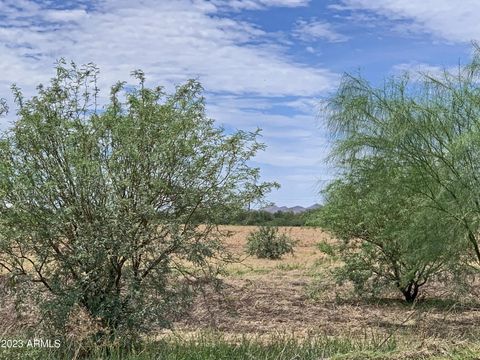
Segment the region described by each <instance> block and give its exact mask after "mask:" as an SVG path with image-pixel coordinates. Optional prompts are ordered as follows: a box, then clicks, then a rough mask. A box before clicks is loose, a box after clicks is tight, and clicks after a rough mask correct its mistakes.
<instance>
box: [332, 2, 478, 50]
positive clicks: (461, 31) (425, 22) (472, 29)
mask: <svg viewBox="0 0 480 360" xmlns="http://www.w3.org/2000/svg"><path fill="white" fill-rule="evenodd" d="M341 2H342V5H341V6H336V8H337V9H338V10H347V9H348V10H353V11H358V10H366V11H368V12H373V13H376V14H378V15H381V16H385V17H387V18H389V19H391V20H403V21H405V20H407V21H410V23H409V24H407V25H403V26H402V28H403V29H404V30H409V31H414V32H424V33H429V34H432V35H434V36H435V37H439V38H442V39H444V40H447V41H452V42H468V41H471V40H475V39H480V21H479V19H478V14H479V13H480V1H478V0H462V1H461V2H456V1H451V0H423V1H404V0H383V1H377V0H342V1H341Z"/></svg>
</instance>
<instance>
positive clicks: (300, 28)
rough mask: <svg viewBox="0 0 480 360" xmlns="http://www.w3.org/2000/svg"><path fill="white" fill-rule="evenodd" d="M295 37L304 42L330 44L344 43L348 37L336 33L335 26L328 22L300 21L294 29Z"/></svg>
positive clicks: (315, 20)
mask: <svg viewBox="0 0 480 360" xmlns="http://www.w3.org/2000/svg"><path fill="white" fill-rule="evenodd" d="M293 36H295V37H296V38H298V39H300V40H303V41H307V42H310V41H317V40H326V41H329V42H343V41H347V40H348V36H345V35H343V34H340V33H339V32H337V31H335V30H334V28H333V26H332V25H331V24H329V23H327V22H324V21H320V20H317V19H315V18H313V19H310V20H308V21H307V20H303V19H301V20H298V21H297V23H296V24H295V28H294V29H293Z"/></svg>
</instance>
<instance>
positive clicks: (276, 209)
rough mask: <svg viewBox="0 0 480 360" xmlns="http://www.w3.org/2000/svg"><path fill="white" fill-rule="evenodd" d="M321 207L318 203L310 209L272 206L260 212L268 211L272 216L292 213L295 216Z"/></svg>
mask: <svg viewBox="0 0 480 360" xmlns="http://www.w3.org/2000/svg"><path fill="white" fill-rule="evenodd" d="M319 207H321V205H320V204H318V203H317V204H313V205H312V206H309V207H303V206H299V205H297V206H292V207H288V206H276V205H272V206H267V207H264V208H261V209H260V210H262V211H266V212H268V213H270V214H274V213H276V212H292V213H294V214H300V213H302V212H305V211H308V210H314V209H318V208H319Z"/></svg>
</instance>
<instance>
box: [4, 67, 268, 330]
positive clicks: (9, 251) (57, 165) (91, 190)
mask: <svg viewBox="0 0 480 360" xmlns="http://www.w3.org/2000/svg"><path fill="white" fill-rule="evenodd" d="M56 71H57V74H56V76H55V77H54V78H53V79H52V82H51V84H50V85H49V86H39V87H38V94H37V95H36V96H34V97H32V98H31V99H25V98H24V97H23V95H22V93H21V92H20V90H18V89H16V88H14V95H15V98H16V103H17V106H18V110H17V120H16V121H15V123H14V124H13V127H12V128H11V129H10V130H9V131H8V132H6V133H5V134H4V135H3V136H2V137H1V138H0V267H1V268H2V271H4V272H6V273H7V274H8V277H9V281H8V283H9V284H11V285H12V286H13V289H14V290H15V291H16V293H17V294H19V295H20V294H24V293H25V292H28V295H29V296H31V297H32V299H34V300H33V301H35V302H36V304H38V305H39V307H40V310H41V314H42V324H44V325H45V326H47V327H48V328H49V329H52V330H53V331H55V332H56V333H58V334H64V333H65V332H66V329H67V326H68V323H69V319H71V318H72V316H73V315H75V314H76V313H78V311H77V310H78V309H81V310H82V311H84V312H85V313H86V314H87V315H88V316H89V317H90V318H91V319H93V321H95V322H96V323H97V326H98V329H99V330H98V332H97V333H96V335H97V337H99V338H101V339H105V338H107V336H108V338H110V336H116V335H122V334H123V335H124V334H130V335H131V336H133V335H139V334H142V333H143V332H146V331H149V330H150V329H152V328H154V327H157V328H158V327H164V326H168V324H169V323H170V321H171V320H173V319H175V318H176V317H177V316H178V315H180V314H181V313H182V311H183V310H184V308H185V307H186V306H188V304H189V302H190V300H191V298H192V295H193V294H194V293H195V291H196V290H197V289H199V288H201V287H203V286H205V284H215V279H216V274H217V273H218V272H219V271H220V269H219V267H218V266H216V265H214V264H218V259H222V258H223V257H224V256H226V255H228V254H226V253H225V250H224V248H223V246H222V238H223V236H224V235H225V234H224V233H223V232H222V231H221V230H219V229H218V227H217V226H216V225H217V223H218V219H219V218H221V216H222V215H223V214H224V213H226V212H229V211H232V212H235V211H238V210H240V209H244V208H245V207H246V206H247V205H248V204H250V203H251V202H252V201H255V200H256V199H259V198H260V197H262V195H263V194H264V193H265V192H266V191H268V190H269V188H270V187H271V186H272V185H273V184H268V183H261V182H259V181H258V179H259V170H258V169H256V168H251V167H250V166H248V160H249V159H250V158H251V157H252V156H254V155H255V153H256V152H257V151H258V150H261V149H262V148H263V145H262V144H260V143H258V142H257V140H256V139H257V135H258V133H257V132H254V133H250V132H243V131H238V132H234V133H232V134H229V135H226V134H225V133H224V132H223V130H222V129H221V128H217V127H216V126H215V125H214V122H213V120H211V119H209V118H208V117H207V116H206V114H205V106H204V99H203V96H202V87H201V85H200V84H199V83H198V82H196V81H189V82H187V83H185V84H184V85H182V86H179V87H177V89H176V90H175V92H174V93H173V94H166V93H164V91H163V90H162V88H160V87H158V88H147V87H146V85H145V79H144V75H143V73H142V72H140V71H136V72H134V74H133V75H134V76H135V78H136V79H137V81H138V85H137V86H132V87H128V88H125V87H124V84H123V83H118V84H117V85H115V86H113V87H112V89H111V96H110V101H109V102H108V103H107V104H106V105H105V106H104V107H102V108H98V106H97V104H98V102H99V100H98V89H97V85H96V84H97V72H98V71H97V69H96V68H95V67H94V66H93V65H88V66H86V67H82V68H79V67H77V66H76V65H75V64H72V66H70V67H68V66H66V64H65V63H64V62H60V63H59V65H58V67H57V68H56ZM197 214H201V215H200V216H196V215H197ZM196 219H197V220H198V219H201V220H202V224H201V226H200V225H199V223H198V221H197V220H196ZM213 258H215V262H211V261H210V259H213ZM19 297H20V299H22V297H23V298H24V299H27V297H26V296H19ZM126 338H128V337H126Z"/></svg>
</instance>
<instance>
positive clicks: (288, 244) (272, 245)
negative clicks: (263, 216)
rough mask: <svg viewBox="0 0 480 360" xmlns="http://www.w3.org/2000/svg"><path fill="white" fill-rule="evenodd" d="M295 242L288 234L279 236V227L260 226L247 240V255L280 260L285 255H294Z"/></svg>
mask: <svg viewBox="0 0 480 360" xmlns="http://www.w3.org/2000/svg"><path fill="white" fill-rule="evenodd" d="M294 245H295V241H294V240H292V239H291V238H290V237H289V236H288V235H287V234H285V233H282V234H279V229H278V227H275V226H260V227H259V228H258V229H257V230H255V231H252V232H251V233H250V234H249V235H248V238H247V248H246V250H247V253H248V254H250V255H254V256H256V257H258V258H263V259H272V260H275V259H280V258H281V257H282V256H283V255H285V254H288V253H290V254H293V247H294Z"/></svg>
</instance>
